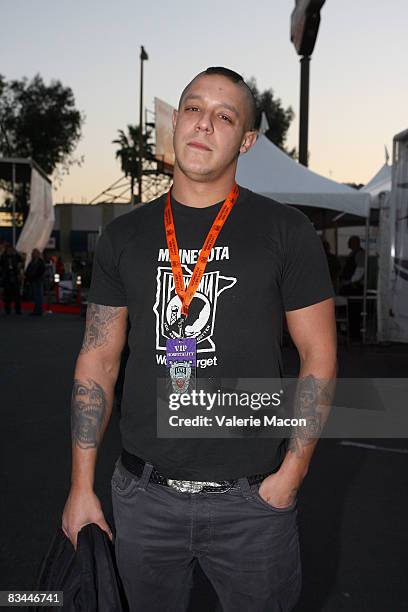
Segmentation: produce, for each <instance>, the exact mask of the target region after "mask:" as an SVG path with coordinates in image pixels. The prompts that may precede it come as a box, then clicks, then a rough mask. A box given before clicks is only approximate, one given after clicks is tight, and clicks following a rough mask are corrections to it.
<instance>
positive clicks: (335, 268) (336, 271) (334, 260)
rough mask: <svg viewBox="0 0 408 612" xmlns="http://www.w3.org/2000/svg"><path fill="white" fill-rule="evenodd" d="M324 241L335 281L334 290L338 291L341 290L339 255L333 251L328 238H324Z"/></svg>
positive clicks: (332, 278)
mask: <svg viewBox="0 0 408 612" xmlns="http://www.w3.org/2000/svg"><path fill="white" fill-rule="evenodd" d="M322 243H323V247H324V250H325V253H326V257H327V263H328V264H329V272H330V278H331V282H332V283H333V287H334V290H335V292H336V293H337V292H338V290H339V276H340V269H341V265H340V262H339V260H338V257H337V256H336V255H335V254H334V253H332V252H331V250H330V244H329V242H328V241H327V240H324V239H322Z"/></svg>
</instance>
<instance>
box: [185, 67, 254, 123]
mask: <svg viewBox="0 0 408 612" xmlns="http://www.w3.org/2000/svg"><path fill="white" fill-rule="evenodd" d="M214 74H215V75H220V76H223V77H225V78H226V79H228V80H230V81H231V82H232V83H235V84H236V85H238V86H239V87H242V89H243V91H244V92H245V96H246V98H247V101H248V126H247V129H248V130H254V129H255V121H256V102H255V97H254V94H253V93H252V90H251V88H250V87H249V86H248V85H247V83H245V81H244V79H243V77H242V76H241V75H240V74H238V72H235V70H230V69H229V68H224V67H223V66H210V67H209V68H207V69H206V70H203V72H200V73H199V74H197V75H196V76H195V77H194V79H192V80H191V81H190V82H189V83H188V85H186V87H185V88H184V89H183V91H182V94H181V96H180V102H179V108H180V105H181V102H182V100H183V98H184V96H185V94H186V92H187V90H188V89H189V87H190V85H191V84H192V83H193V81H195V80H196V79H198V77H200V76H204V75H210V76H211V75H214Z"/></svg>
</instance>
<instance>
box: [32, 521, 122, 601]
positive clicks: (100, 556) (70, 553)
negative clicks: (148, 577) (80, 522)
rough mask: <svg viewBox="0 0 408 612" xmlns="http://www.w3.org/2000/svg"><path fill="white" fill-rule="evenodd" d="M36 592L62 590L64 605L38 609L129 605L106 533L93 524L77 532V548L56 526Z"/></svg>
mask: <svg viewBox="0 0 408 612" xmlns="http://www.w3.org/2000/svg"><path fill="white" fill-rule="evenodd" d="M36 590H37V591H44V590H47V591H63V592H64V605H63V607H62V608H61V607H49V606H47V607H45V606H37V607H36V608H34V609H35V610H36V611H37V612H50V611H51V610H54V611H55V612H60V611H61V610H65V611H67V612H126V611H127V610H128V607H127V605H126V602H125V598H124V595H123V589H122V585H121V582H120V578H119V575H118V572H117V569H116V563H115V558H114V554H113V550H112V545H111V543H110V540H109V538H108V536H107V534H106V533H105V532H104V531H102V530H101V529H100V528H99V527H98V526H97V525H95V524H94V523H92V524H89V525H86V526H85V527H83V528H82V529H81V531H80V532H79V534H78V545H77V550H76V551H75V550H74V547H73V546H72V544H71V542H70V541H69V540H68V538H67V537H66V536H65V534H64V532H63V531H62V530H61V529H59V530H58V531H57V533H56V535H55V537H54V539H53V541H52V544H51V546H50V549H49V551H48V552H47V554H46V556H45V558H44V560H43V562H42V567H41V570H40V576H39V579H38V582H37V586H36Z"/></svg>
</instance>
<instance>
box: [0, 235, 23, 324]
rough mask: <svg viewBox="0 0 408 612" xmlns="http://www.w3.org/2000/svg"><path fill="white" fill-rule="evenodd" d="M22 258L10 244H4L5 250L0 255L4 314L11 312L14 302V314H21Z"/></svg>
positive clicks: (0, 282)
mask: <svg viewBox="0 0 408 612" xmlns="http://www.w3.org/2000/svg"><path fill="white" fill-rule="evenodd" d="M22 268H23V260H22V259H21V256H20V255H19V254H18V253H17V251H16V250H15V248H14V247H13V246H11V244H8V245H6V248H5V251H4V252H3V254H2V255H1V257H0V279H1V281H0V284H1V285H2V286H3V289H4V309H5V311H6V314H7V315H9V314H11V307H12V304H13V302H14V310H15V313H16V315H21V297H20V285H21V274H22Z"/></svg>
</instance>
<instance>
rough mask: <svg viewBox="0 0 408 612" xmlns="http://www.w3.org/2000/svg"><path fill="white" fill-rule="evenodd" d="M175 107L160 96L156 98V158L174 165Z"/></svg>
mask: <svg viewBox="0 0 408 612" xmlns="http://www.w3.org/2000/svg"><path fill="white" fill-rule="evenodd" d="M173 110H174V108H173V107H172V106H170V104H167V102H163V100H160V99H159V98H155V99H154V113H155V124H156V159H157V160H159V161H162V162H164V163H165V164H167V165H169V166H174V149H173V123H172V116H173Z"/></svg>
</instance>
